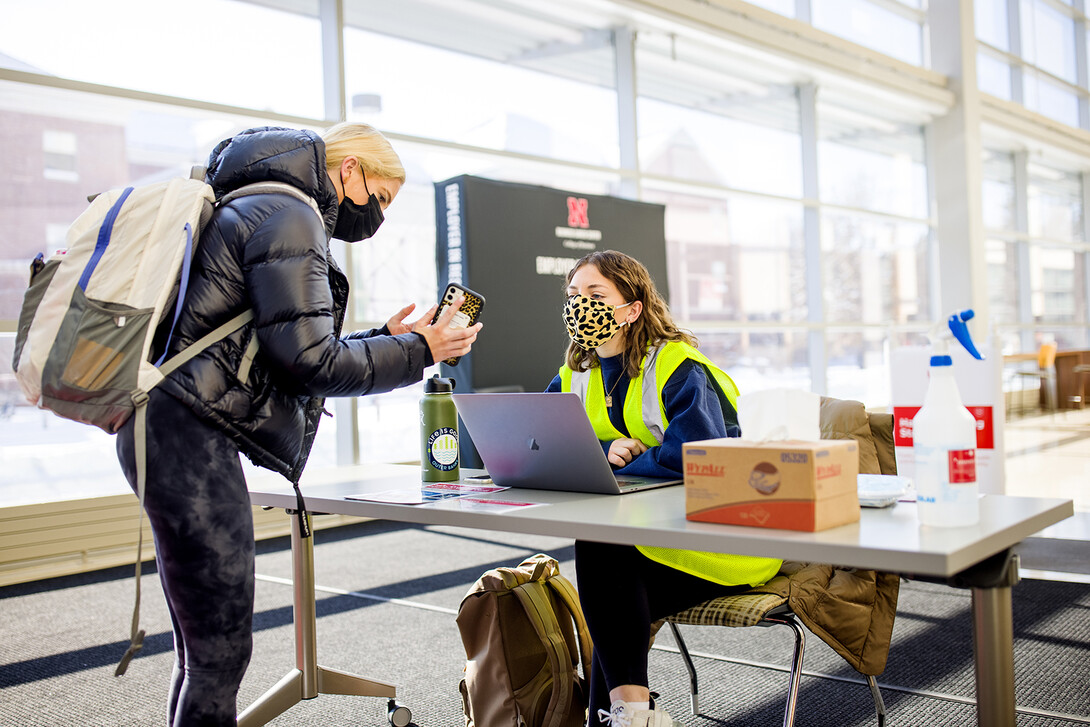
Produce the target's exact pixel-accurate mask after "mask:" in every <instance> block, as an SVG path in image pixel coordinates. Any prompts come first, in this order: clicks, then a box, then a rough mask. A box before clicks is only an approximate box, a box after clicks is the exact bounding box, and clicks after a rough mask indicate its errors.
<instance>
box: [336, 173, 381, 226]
mask: <svg viewBox="0 0 1090 727" xmlns="http://www.w3.org/2000/svg"><path fill="white" fill-rule="evenodd" d="M360 174H363V170H360ZM363 188H364V189H365V190H367V175H364V177H363ZM341 189H342V190H343V189H344V173H343V172H342V173H341ZM367 193H368V194H369V195H370V197H369V198H368V200H367V204H364V205H361V204H356V203H355V202H353V201H352V200H351V199H349V197H348V195H347V194H345V195H344V199H342V200H341V203H340V205H338V206H337V224H336V226H335V227H334V228H333V237H335V238H337V239H338V240H344V241H345V242H359V241H360V240H366V239H367V238H369V237H371V235H374V234H375V231H376V230H378V227H379V225H381V224H382V221H383V220H384V219H385V217H384V216H383V214H382V205H380V204H379V201H378V197H376V196H375V195H373V194H371V192H370V190H368V191H367Z"/></svg>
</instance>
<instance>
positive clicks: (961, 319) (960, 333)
mask: <svg viewBox="0 0 1090 727" xmlns="http://www.w3.org/2000/svg"><path fill="white" fill-rule="evenodd" d="M974 315H976V314H975V313H973V310H972V308H967V309H966V310H963V311H961V312H960V313H954V314H953V315H952V316H950V318H949V319H948V320H947V321H946V323H947V325H949V326H950V332H951V333H953V334H954V338H956V339H958V342H959V343H961V345H962V346H964V347H965V350H966V351H968V352H969V353H970V354H972V356H973V358H977V359H981V360H983V359H984V357H983V356H981V355H980V351H977V350H976V345H975V344H974V343H973V338H972V336H970V335H969V327H968V326H967V325H965V324H966V323H967V322H968V321H970V320H972V319H973V316H974Z"/></svg>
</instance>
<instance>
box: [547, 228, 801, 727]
mask: <svg viewBox="0 0 1090 727" xmlns="http://www.w3.org/2000/svg"><path fill="white" fill-rule="evenodd" d="M567 293H568V300H567V303H566V305H565V307H564V323H565V325H566V326H567V329H568V334H569V336H570V337H571V344H570V345H569V346H568V352H567V360H566V362H565V365H564V366H562V367H561V369H560V373H559V375H557V377H556V378H554V379H553V381H552V383H550V384H549V387H548V391H570V392H575V393H577V394H579V396H580V398H581V399H582V401H583V404H584V406H585V407H586V410H587V415H588V416H589V417H590V421H591V424H592V425H593V426H594V430H595V433H596V434H597V435H598V439H600V440H601V441H602V447H603V449H604V450H605V451H606V455H607V457H608V458H609V461H610V463H611V464H612V465H613V466H614V467H615V468H617V470H616V471H617V472H618V474H631V475H646V476H652V477H678V476H679V474H680V473H681V471H682V461H681V453H682V445H683V444H684V443H685V442H691V441H695V440H699V439H711V438H715V437H726V436H738V435H739V434H740V430H739V429H738V417H737V413H736V411H735V405H734V402H735V401H736V398H737V396H738V389H737V387H736V386H735V385H734V382H733V381H731V379H730V377H729V376H727V375H726V374H725V373H724V372H723V371H721V370H720V369H719V368H718V367H716V366H715V364H713V363H712V362H711V361H710V360H709V359H708V358H707V357H706V356H704V355H703V354H702V353H700V352H699V351H698V350H697V349H696V347H695V344H696V341H695V339H694V337H693V336H692V335H690V334H689V333H687V332H685V331H682V330H680V329H679V328H678V327H677V326H676V325H675V324H674V321H673V319H672V318H671V316H670V311H669V309H668V307H667V305H666V302H665V301H664V300H663V299H662V297H661V296H660V295H659V293H658V291H657V290H656V289H655V284H654V281H653V280H652V279H651V275H650V273H649V272H648V271H647V268H646V267H644V266H643V264H642V263H640V262H639V261H638V260H635V259H634V258H632V257H630V256H628V255H625V254H624V253H620V252H616V251H612V250H606V251H602V252H594V253H591V254H589V255H587V256H585V257H583V258H582V259H580V260H579V261H578V262H576V264H575V267H574V268H572V270H571V272H570V273H569V274H568V279H567ZM780 564H781V561H779V560H775V559H772V558H756V557H749V556H737V555H725V554H720V553H701V552H695V551H686V550H675V549H671V548H657V547H645V546H623V545H611V544H607V543H595V542H589V541H582V540H577V541H576V543H575V567H576V575H577V578H578V581H579V600H580V602H581V604H582V607H583V611H584V614H585V616H586V620H587V626H588V628H589V629H590V634H591V637H592V639H593V640H594V657H593V664H592V667H591V674H590V712H589V714H590V719H589V722H588V724H590V725H595V724H598V723H602V724H607V725H611V726H612V727H674V725H675V724H676V723H675V722H674V721H673V720H672V719H671V718H670V716H669V715H668V714H666V712H664V711H662V710H660V709H656V708H655V706H654V704H653V703H652V701H651V693H650V692H649V690H648V684H647V648H648V644H649V642H650V638H651V624H652V623H654V622H655V621H657V620H659V619H661V618H664V617H665V616H669V615H671V614H674V613H677V612H679V611H683V610H684V609H686V608H690V607H692V606H695V605H697V604H699V603H702V602H704V601H706V600H708V599H710V598H716V597H718V596H725V595H731V594H733V593H741V592H743V591H746V590H748V589H749V588H750V587H752V586H756V585H760V584H762V583H764V582H765V581H767V580H768V579H770V578H771V577H772V576H774V575H775V574H776V572H777V571H778V570H779V568H780Z"/></svg>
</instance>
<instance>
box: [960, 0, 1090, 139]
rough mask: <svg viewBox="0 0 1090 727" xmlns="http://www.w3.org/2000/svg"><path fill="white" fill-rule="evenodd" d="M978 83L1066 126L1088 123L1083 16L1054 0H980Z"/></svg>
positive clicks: (978, 11) (981, 87)
mask: <svg viewBox="0 0 1090 727" xmlns="http://www.w3.org/2000/svg"><path fill="white" fill-rule="evenodd" d="M974 9H975V15H976V37H977V39H978V40H979V41H980V49H979V53H978V55H977V65H978V68H977V76H978V86H979V87H980V89H981V90H982V91H984V92H985V93H988V94H991V95H993V96H998V97H999V98H1002V99H1005V100H1010V101H1014V102H1015V103H1019V104H1022V105H1024V106H1025V107H1026V108H1027V109H1029V110H1031V111H1035V112H1037V113H1039V114H1042V115H1044V116H1047V117H1049V118H1051V119H1055V120H1056V121H1059V122H1061V123H1064V124H1067V125H1068V126H1075V127H1078V126H1079V125H1080V124H1082V123H1085V121H1083V120H1082V119H1081V118H1080V110H1079V105H1080V103H1082V104H1085V103H1086V99H1087V87H1086V80H1085V79H1086V69H1082V71H1083V72H1082V74H1081V76H1082V77H1081V78H1080V72H1079V71H1080V69H1079V57H1080V55H1081V56H1082V57H1083V58H1085V56H1086V31H1085V28H1083V27H1082V26H1083V25H1085V20H1084V19H1082V20H1081V22H1079V21H1080V19H1081V13H1080V12H1078V11H1076V10H1075V9H1074V8H1073V7H1072V6H1071V4H1070V3H1068V4H1060V3H1059V2H1057V1H1056V0H1019V2H1017V3H1011V2H1007V0H976V2H975V3H974Z"/></svg>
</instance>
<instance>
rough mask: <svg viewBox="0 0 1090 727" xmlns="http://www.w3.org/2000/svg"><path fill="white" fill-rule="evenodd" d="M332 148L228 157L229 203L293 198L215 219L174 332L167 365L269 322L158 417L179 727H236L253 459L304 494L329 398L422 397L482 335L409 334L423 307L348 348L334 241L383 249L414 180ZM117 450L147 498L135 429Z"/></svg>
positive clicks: (239, 142) (181, 376)
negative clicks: (234, 322) (443, 363)
mask: <svg viewBox="0 0 1090 727" xmlns="http://www.w3.org/2000/svg"><path fill="white" fill-rule="evenodd" d="M326 139H328V144H326V143H325V142H323V139H322V138H321V137H319V136H318V135H317V134H315V133H313V132H310V131H300V130H295V129H280V128H258V129H250V130H248V131H244V132H242V133H240V134H238V135H236V136H234V137H232V138H230V139H227V140H225V141H223V142H221V143H220V144H219V145H217V146H216V148H215V150H213V152H212V154H211V157H210V158H209V162H208V175H207V181H208V182H209V184H211V185H212V187H213V189H214V190H215V193H216V197H217V199H222V198H223V197H224V195H228V194H230V193H232V192H235V191H236V190H240V189H242V188H243V187H246V186H247V185H251V184H253V183H256V182H279V183H283V184H287V185H290V187H292V188H294V190H295V192H293V191H292V190H291V189H287V190H285V189H282V188H281V189H268V188H265V189H259V191H257V192H256V193H249V192H250V191H253V190H254V189H258V188H254V187H250V188H249V190H244V192H245V193H244V194H243V195H242V196H238V197H235V198H232V199H230V200H228V201H226V202H225V203H223V204H221V205H219V206H218V207H217V208H216V209H215V212H214V213H213V215H212V218H211V220H210V221H209V223H208V224H207V225H206V226H205V229H204V230H203V231H202V232H201V237H200V245H199V248H198V250H197V252H196V254H195V256H194V260H193V265H192V272H191V274H190V277H189V292H188V293H187V295H186V299H185V302H184V306H183V308H182V312H181V316H180V318H179V319H178V321H177V324H176V327H175V329H174V331H173V334H172V335H170V336H169V337H168V335H167V331H165V330H162V331H161V333H162V334H163V335H162V338H161V339H160V343H159V347H160V349H164V348H165V349H167V351H168V353H169V354H171V355H173V354H175V353H177V352H178V351H181V350H182V349H184V348H186V347H187V346H189V345H190V344H192V343H193V342H194V341H196V340H198V339H199V338H201V337H202V336H204V335H205V334H207V333H208V332H209V331H212V330H214V329H215V328H216V327H218V326H220V325H221V324H223V323H224V322H226V321H229V320H231V319H232V318H234V317H235V316H237V315H238V314H240V313H243V312H244V311H246V310H252V311H253V321H252V322H250V323H248V324H247V325H245V326H244V327H243V328H241V329H240V330H238V331H236V332H235V333H233V334H231V335H229V336H227V337H226V338H225V339H223V340H222V341H220V342H219V343H217V344H215V345H213V346H211V347H210V348H208V349H206V350H204V351H203V352H201V353H200V354H198V355H197V356H195V357H194V358H193V359H191V360H190V361H188V362H187V363H185V364H183V365H182V366H181V367H180V368H178V369H177V370H176V371H174V372H173V373H172V374H170V376H169V377H168V378H167V380H166V381H164V382H163V383H162V384H160V385H159V386H158V387H157V388H156V389H154V390H153V391H152V393H151V398H150V401H149V404H148V410H147V447H146V449H147V484H146V494H145V509H146V511H147V513H148V518H149V520H150V521H151V524H152V529H153V532H154V536H155V545H156V561H157V564H158V570H159V577H160V580H161V582H162V585H163V590H164V592H165V594H166V599H167V604H168V607H169V610H170V615H171V620H172V623H173V630H174V650H175V669H174V675H173V679H172V684H171V689H170V695H169V700H168V705H167V724H168V725H170V727H189V726H190V725H204V726H206V727H212V726H214V725H234V724H235V713H236V705H235V700H236V695H237V693H238V687H239V683H240V682H241V681H242V676H243V674H244V672H245V671H246V666H247V664H248V663H249V659H250V652H251V621H252V615H253V594H254V538H253V522H252V518H251V511H250V502H249V497H248V495H247V490H246V481H245V479H244V477H243V472H242V466H241V463H240V458H239V453H240V452H241V453H243V454H245V455H246V456H247V457H248V458H249V459H250V460H251V461H253V462H254V463H256V464H258V465H261V466H263V467H267V468H269V469H272V470H274V471H276V472H279V473H280V474H282V475H284V477H286V478H287V479H288V480H289V481H291V482H292V483H293V484H296V485H297V484H298V481H299V477H300V475H301V474H302V471H303V466H304V465H305V464H306V461H307V457H308V455H309V454H310V449H311V445H312V443H313V441H314V436H315V433H316V431H317V427H318V423H319V420H320V418H321V415H322V409H323V401H324V397H327V396H360V395H363V394H369V393H377V392H383V391H389V390H391V389H395V388H397V387H400V386H405V385H406V384H410V383H413V382H415V381H419V380H420V379H421V377H422V372H423V370H424V368H425V367H426V366H428V365H430V364H431V363H432V362H433V361H438V360H442V359H444V358H447V357H450V356H462V355H465V354H466V353H468V352H469V350H470V347H471V346H472V344H473V341H474V340H475V339H476V336H477V331H478V330H479V329H480V325H479V324H478V325H477V326H473V327H471V328H468V329H464V330H454V329H450V328H449V327H448V324H449V322H450V318H451V317H452V316H453V315H454V311H455V309H456V308H457V305H454V306H451V307H450V309H449V310H448V311H445V312H444V315H443V316H442V317H440V318H439V320H438V321H436V323H435V325H429V322H430V320H431V316H432V315H433V313H434V310H435V309H434V307H433V308H432V309H431V310H429V311H427V312H426V313H425V315H424V316H423V317H422V318H420V319H419V320H417V321H415V322H412V323H408V322H406V321H405V319H406V318H407V316H408V315H409V314H410V313H411V312H412V310H413V306H411V305H410V306H406V307H405V308H403V309H402V310H400V311H399V312H398V313H396V314H394V316H393V317H391V318H390V320H389V321H388V323H387V324H386V325H385V326H384V327H383V328H381V329H377V330H371V331H359V332H355V333H350V334H348V335H342V333H341V325H342V323H343V321H344V313H345V307H346V305H347V302H348V281H347V278H346V277H345V276H344V274H343V273H342V272H341V271H340V269H339V268H338V267H337V264H336V262H334V260H333V257H332V256H331V255H330V251H329V240H330V237H337V238H339V239H341V240H345V241H347V242H356V241H359V240H363V239H365V238H368V237H370V236H371V235H373V234H374V233H375V231H376V230H377V229H378V226H379V225H380V224H381V223H382V219H383V211H384V210H385V209H386V208H387V206H389V205H390V204H391V203H392V202H393V201H394V198H395V197H396V196H397V193H398V191H399V190H400V188H401V185H402V183H403V182H404V181H405V170H404V168H403V167H402V165H401V161H400V160H399V159H398V156H397V154H396V153H395V152H394V150H393V148H392V147H391V146H390V143H389V142H388V141H387V140H386V139H385V137H383V136H382V135H381V134H380V133H378V132H377V131H375V130H374V129H373V128H371V127H369V126H367V125H365V124H340V125H337V126H335V127H333V128H331V129H330V130H329V131H328V132H327V134H326ZM299 193H301V194H299ZM308 198H309V199H308ZM316 212H317V214H316ZM168 338H169V340H167V339H168ZM159 353H162V351H161V350H160V351H157V352H155V355H156V356H157V355H158V354H159ZM117 448H118V456H119V459H120V460H121V464H122V469H123V470H124V471H125V475H126V477H127V478H128V480H129V483H130V485H131V486H133V487H134V489H135V485H136V471H135V465H134V437H133V423H132V421H131V420H130V422H129V424H127V425H126V427H125V428H123V429H122V430H121V432H120V433H119V435H118V442H117Z"/></svg>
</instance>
